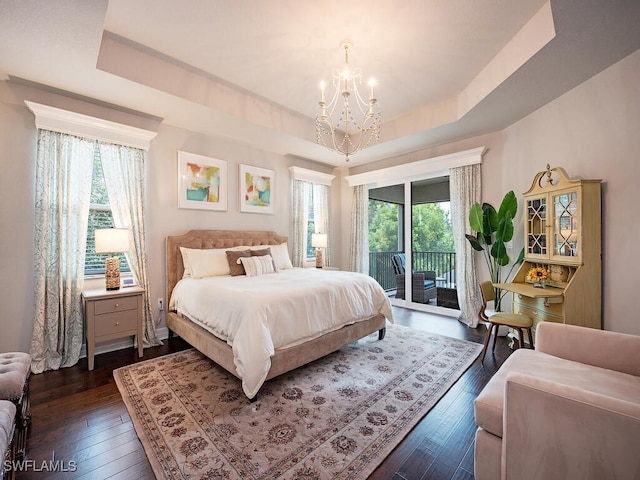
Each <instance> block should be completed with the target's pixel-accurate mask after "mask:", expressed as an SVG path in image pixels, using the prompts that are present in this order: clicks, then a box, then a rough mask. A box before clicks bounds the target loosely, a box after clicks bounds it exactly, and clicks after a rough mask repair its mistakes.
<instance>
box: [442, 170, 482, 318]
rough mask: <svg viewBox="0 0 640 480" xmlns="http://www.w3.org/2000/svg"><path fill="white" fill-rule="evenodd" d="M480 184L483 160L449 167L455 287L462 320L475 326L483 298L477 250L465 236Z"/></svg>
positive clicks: (469, 232)
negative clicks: (479, 280) (478, 271)
mask: <svg viewBox="0 0 640 480" xmlns="http://www.w3.org/2000/svg"><path fill="white" fill-rule="evenodd" d="M480 184H481V177H480V164H474V165H467V166H463V167H455V168H451V169H450V170H449V189H450V194H451V226H452V229H453V243H454V247H455V251H456V287H457V290H458V304H459V305H460V317H459V320H460V321H461V322H463V323H465V324H466V325H468V326H469V327H473V328H475V327H477V326H478V322H479V319H478V312H479V310H480V307H481V305H482V298H481V296H480V289H479V288H480V287H479V286H478V273H477V269H476V253H475V250H474V249H473V248H471V244H470V243H469V241H468V240H467V239H466V238H465V234H467V233H468V234H473V232H472V231H471V227H470V226H469V211H470V210H471V206H472V205H473V204H474V203H475V202H479V201H480V198H481V192H480Z"/></svg>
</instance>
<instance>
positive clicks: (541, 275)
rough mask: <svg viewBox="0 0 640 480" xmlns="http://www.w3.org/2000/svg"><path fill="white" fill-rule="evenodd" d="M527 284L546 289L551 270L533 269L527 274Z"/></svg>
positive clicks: (543, 268)
mask: <svg viewBox="0 0 640 480" xmlns="http://www.w3.org/2000/svg"><path fill="white" fill-rule="evenodd" d="M526 278H527V282H531V283H533V286H534V287H538V288H544V287H545V286H546V283H547V279H548V278H549V270H547V269H546V268H545V267H533V268H531V269H529V271H528V272H527V277H526Z"/></svg>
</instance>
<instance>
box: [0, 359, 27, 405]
mask: <svg viewBox="0 0 640 480" xmlns="http://www.w3.org/2000/svg"><path fill="white" fill-rule="evenodd" d="M30 370H31V355H29V354H28V353H23V352H8V353H0V399H2V400H19V399H20V396H21V395H22V389H23V387H24V383H25V381H26V380H27V377H28V376H29V372H30Z"/></svg>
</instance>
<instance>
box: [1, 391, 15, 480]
mask: <svg viewBox="0 0 640 480" xmlns="http://www.w3.org/2000/svg"><path fill="white" fill-rule="evenodd" d="M15 419H16V406H15V405H14V404H13V403H12V402H10V401H9V400H0V452H2V454H3V457H2V458H3V461H2V466H1V467H0V478H2V479H12V478H13V477H14V475H13V472H14V469H13V465H12V463H11V462H13V460H14V459H15V451H14V443H13V433H14V430H15Z"/></svg>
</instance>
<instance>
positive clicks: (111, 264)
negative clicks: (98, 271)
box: [105, 257, 120, 290]
mask: <svg viewBox="0 0 640 480" xmlns="http://www.w3.org/2000/svg"><path fill="white" fill-rule="evenodd" d="M105 278H106V281H107V290H119V289H120V259H119V258H118V257H109V258H107V260H106V261H105Z"/></svg>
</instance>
